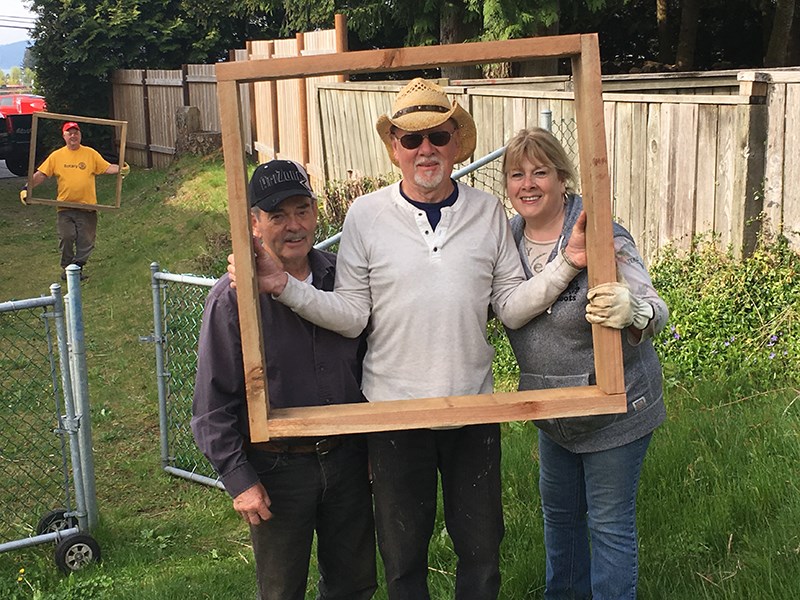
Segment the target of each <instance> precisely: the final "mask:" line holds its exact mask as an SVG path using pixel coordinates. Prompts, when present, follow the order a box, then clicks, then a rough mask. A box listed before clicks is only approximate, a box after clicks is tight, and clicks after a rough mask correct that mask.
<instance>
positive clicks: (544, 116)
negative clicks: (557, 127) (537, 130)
mask: <svg viewBox="0 0 800 600" xmlns="http://www.w3.org/2000/svg"><path fill="white" fill-rule="evenodd" d="M539 127H541V128H542V129H547V131H553V111H551V110H550V109H549V108H546V109H544V110H543V111H541V112H540V113H539Z"/></svg>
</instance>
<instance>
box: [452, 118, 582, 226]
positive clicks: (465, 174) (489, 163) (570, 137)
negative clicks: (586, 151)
mask: <svg viewBox="0 0 800 600" xmlns="http://www.w3.org/2000/svg"><path fill="white" fill-rule="evenodd" d="M539 126H540V127H542V128H543V129H547V130H549V131H551V132H552V134H553V135H554V136H555V137H556V139H557V140H558V141H560V142H561V145H562V146H564V150H566V151H567V156H569V158H570V160H572V163H573V164H575V165H577V164H578V124H577V123H576V122H575V119H561V120H559V121H555V122H554V121H552V119H551V115H550V111H542V114H541V115H540V119H539ZM504 150H505V147H503V148H499V149H497V150H495V151H494V152H492V153H491V154H488V155H486V156H485V157H483V158H481V159H478V160H477V161H475V162H473V163H472V164H470V165H468V166H466V167H464V168H463V169H461V170H460V171H456V172H455V173H454V174H453V177H454V178H456V179H461V180H462V181H464V183H467V184H469V185H471V186H472V187H474V188H477V189H479V190H483V191H485V192H488V193H490V194H492V195H493V196H495V197H497V198H499V199H500V201H501V202H502V203H503V206H504V207H505V209H506V212H508V213H509V214H511V213H512V211H513V208H512V207H511V202H509V200H508V198H507V197H506V189H505V176H504V175H503V160H502V159H503V152H504ZM575 185H576V187H577V188H578V189H580V181H576V182H575Z"/></svg>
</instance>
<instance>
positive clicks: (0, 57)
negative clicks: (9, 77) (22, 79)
mask: <svg viewBox="0 0 800 600" xmlns="http://www.w3.org/2000/svg"><path fill="white" fill-rule="evenodd" d="M30 43H31V42H30V40H23V41H21V42H14V43H13V44H5V45H3V46H0V70H3V71H5V72H6V73H7V72H8V71H10V70H11V68H12V67H22V59H23V58H25V48H27V47H28V44H30Z"/></svg>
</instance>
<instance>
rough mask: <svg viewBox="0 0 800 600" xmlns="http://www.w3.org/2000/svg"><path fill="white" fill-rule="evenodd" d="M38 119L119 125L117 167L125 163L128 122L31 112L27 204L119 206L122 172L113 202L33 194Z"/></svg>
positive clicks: (99, 208) (92, 207) (106, 208)
mask: <svg viewBox="0 0 800 600" xmlns="http://www.w3.org/2000/svg"><path fill="white" fill-rule="evenodd" d="M39 119H52V120H57V121H61V122H66V121H75V122H76V123H78V124H81V123H90V124H93V125H106V126H109V127H119V128H120V133H119V163H118V165H119V168H120V170H122V167H123V166H124V165H125V144H126V143H127V136H128V122H127V121H116V120H114V119H99V118H96V117H81V116H78V115H64V114H59V113H51V112H36V113H33V120H32V123H31V147H30V150H29V151H28V182H27V183H28V198H27V199H26V202H27V203H28V204H42V205H45V206H58V207H59V208H77V209H80V210H93V211H111V210H116V209H118V208H119V207H120V201H121V199H122V174H121V173H117V183H116V188H115V190H114V204H84V203H82V202H66V201H64V200H56V199H54V198H37V197H35V196H34V189H35V188H34V187H33V174H34V172H35V171H36V145H37V143H36V142H37V137H36V136H37V134H38V131H39Z"/></svg>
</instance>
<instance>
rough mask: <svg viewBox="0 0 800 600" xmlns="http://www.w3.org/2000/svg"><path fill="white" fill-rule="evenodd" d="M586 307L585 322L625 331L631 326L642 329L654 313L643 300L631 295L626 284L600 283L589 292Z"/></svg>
mask: <svg viewBox="0 0 800 600" xmlns="http://www.w3.org/2000/svg"><path fill="white" fill-rule="evenodd" d="M587 297H588V298H589V304H588V305H586V320H587V321H589V323H591V324H592V325H603V326H604V327H611V328H612V329H625V328H627V327H630V326H631V325H633V326H634V327H635V328H636V329H640V330H641V329H644V328H645V327H647V325H648V324H649V323H650V319H652V318H653V316H654V314H655V312H654V311H653V307H652V306H651V305H650V304H649V303H648V302H645V301H644V300H640V299H639V298H637V297H636V296H634V295H633V294H631V290H630V288H628V284H627V283H624V282H623V283H617V282H611V283H601V284H600V285H598V286H595V287H593V288H591V289H590V290H589V293H588V294H587Z"/></svg>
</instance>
